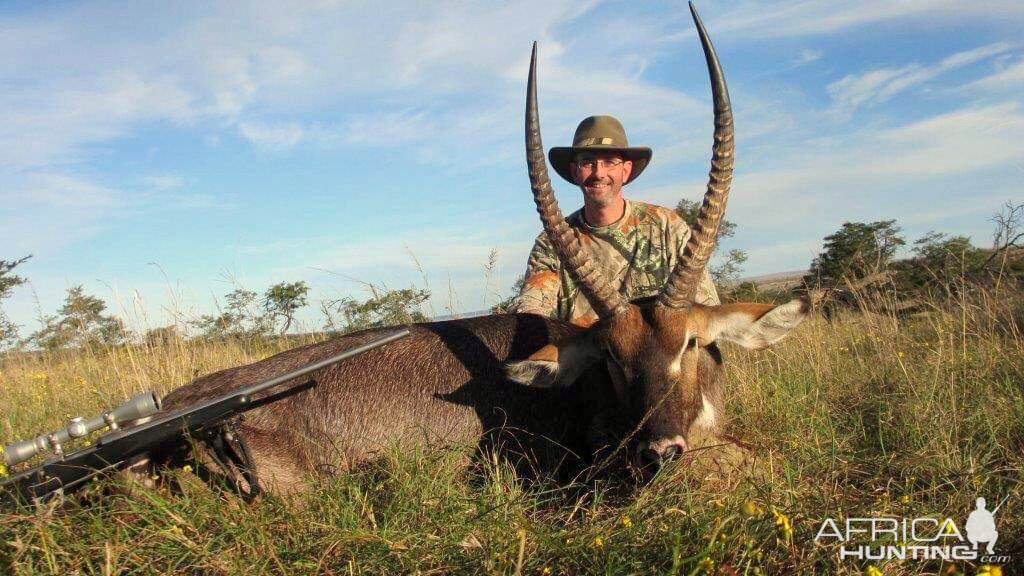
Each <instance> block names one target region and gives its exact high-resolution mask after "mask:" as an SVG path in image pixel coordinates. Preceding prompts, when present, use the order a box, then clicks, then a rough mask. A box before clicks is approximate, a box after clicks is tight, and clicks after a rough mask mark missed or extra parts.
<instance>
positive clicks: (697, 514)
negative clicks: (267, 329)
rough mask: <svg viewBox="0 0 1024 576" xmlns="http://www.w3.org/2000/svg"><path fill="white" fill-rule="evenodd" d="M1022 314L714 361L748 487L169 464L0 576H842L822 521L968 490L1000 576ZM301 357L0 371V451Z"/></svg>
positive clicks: (64, 527) (875, 328) (115, 357)
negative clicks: (108, 411)
mask: <svg viewBox="0 0 1024 576" xmlns="http://www.w3.org/2000/svg"><path fill="white" fill-rule="evenodd" d="M1022 310H1024V298H1022V297H1021V295H1020V294H1019V293H1006V292H1004V293H1002V294H992V293H990V292H986V291H983V290H973V291H971V292H970V295H969V296H964V297H962V298H961V299H960V300H951V301H943V302H938V301H936V302H932V303H930V304H929V305H928V306H926V311H925V312H924V313H919V314H917V315H916V316H912V317H908V318H896V317H894V316H892V315H886V314H881V315H879V314H871V313H867V314H865V313H848V314H842V315H840V316H839V317H838V318H835V319H834V320H833V321H832V322H827V321H825V320H824V319H821V318H815V319H813V320H811V321H809V322H808V323H807V324H806V325H804V326H802V327H801V328H800V329H798V330H797V331H796V332H795V333H794V334H793V335H792V336H791V337H790V338H789V339H787V340H786V341H784V342H783V343H782V344H780V345H779V346H777V347H775V348H773V349H771V350H766V351H761V352H745V351H742V350H738V349H733V348H729V349H727V350H726V351H725V353H726V357H727V365H728V372H729V380H730V385H729V404H728V406H729V409H728V415H727V416H728V429H729V431H730V432H732V433H735V434H736V435H738V436H740V437H742V438H743V439H745V440H746V441H747V442H749V443H751V444H754V445H755V446H756V447H757V459H758V464H759V465H758V466H757V468H756V472H754V473H752V474H750V475H745V476H742V477H727V478H722V477H714V476H709V477H705V476H701V475H699V474H697V473H696V472H694V470H691V469H686V468H684V467H669V469H667V470H665V471H664V472H663V473H662V474H661V475H659V477H658V478H656V479H655V481H654V482H653V483H652V484H650V485H648V486H645V487H642V488H635V487H632V486H627V485H624V484H623V483H622V482H621V481H619V480H617V479H614V478H607V479H602V480H598V481H596V482H594V483H591V484H587V485H572V486H556V485H540V486H531V487H529V488H526V487H524V486H523V485H522V484H521V483H520V482H518V481H517V480H516V478H515V476H514V473H513V472H512V471H511V470H509V469H508V468H507V467H505V466H504V465H503V464H501V463H499V462H492V463H490V464H486V463H485V464H483V465H481V466H480V467H479V468H475V469H473V470H470V471H466V470H464V469H462V468H460V467H459V466H458V461H459V459H460V458H459V454H457V453H442V454H418V455H408V454H407V455H402V456H400V457H399V456H394V457H392V458H390V459H388V460H387V461H385V462H382V463H381V465H380V466H377V467H374V468H373V469H368V470H363V471H360V472H358V473H353V474H347V475H344V476H341V477H338V478H335V479H332V480H330V481H328V482H325V483H324V484H323V486H321V487H320V489H318V490H317V491H315V492H314V493H313V494H311V495H309V496H308V497H306V498H304V499H303V501H301V502H281V501H279V500H275V499H273V498H263V499H260V500H259V501H257V502H255V503H253V504H249V505H246V504H243V503H241V502H240V501H238V500H237V499H235V498H234V497H232V496H227V495H224V494H222V493H220V492H215V491H211V490H209V489H208V488H207V487H205V486H203V485H200V484H198V483H197V482H196V481H195V479H194V476H192V475H191V474H188V473H183V472H181V471H168V472H167V475H168V476H170V477H172V478H179V479H180V480H181V488H180V490H169V489H168V488H167V487H166V486H165V487H163V488H159V489H156V490H152V491H144V492H143V493H142V496H141V497H138V498H129V497H125V496H122V495H119V494H117V493H115V494H113V495H108V496H106V497H104V498H103V499H102V500H96V501H90V502H89V503H87V504H75V505H72V506H71V507H70V508H68V509H65V510H61V511H59V512H56V513H51V514H49V515H45V516H37V515H36V514H35V513H34V512H32V511H31V510H21V511H19V512H18V513H15V514H10V515H7V516H2V517H0V571H4V570H7V571H9V572H11V573H13V574H57V573H59V574H73V573H87V574H93V573H95V574H114V573H118V574H131V573H147V574H148V573H193V574H242V573H244V574H254V573H256V574H262V573H268V574H316V573H331V574H349V573H370V574H378V573H382V574H404V573H423V574H426V573H466V574H475V573H481V572H484V573H502V574H511V573H523V574H548V573H554V574H581V573H608V574H627V573H636V574H651V573H656V574H662V573H664V574H678V573H689V574H696V573H715V574H812V573H821V574H832V573H839V574H858V573H861V572H862V571H864V570H866V569H869V565H868V563H865V562H859V561H853V560H847V561H844V562H839V560H838V559H837V549H836V548H835V546H832V545H825V546H819V545H815V544H814V543H813V538H814V536H815V534H816V532H817V530H818V528H819V526H820V525H821V521H822V519H824V518H826V517H832V518H836V519H842V518H845V517H848V516H880V515H891V516H893V517H898V518H901V517H917V516H932V517H935V518H945V517H947V516H950V517H953V518H954V519H956V520H957V522H958V524H960V525H961V526H962V522H963V519H964V518H965V517H966V515H967V513H968V512H969V511H970V510H971V508H972V507H973V502H974V498H975V497H977V496H979V495H983V496H987V497H988V498H989V501H990V502H991V501H998V500H999V499H1001V498H1002V496H1003V495H1005V494H1011V496H1010V499H1009V500H1008V501H1007V503H1006V504H1005V505H1004V507H1003V509H1002V510H1001V511H1000V513H999V515H998V516H997V519H996V521H997V524H998V527H999V530H1000V540H999V544H998V545H997V551H998V552H999V553H1000V554H1010V555H1013V560H1012V561H1011V563H1010V564H1007V565H1006V566H1004V572H1003V573H1005V574H1010V573H1014V571H1015V570H1020V568H1021V567H1022V566H1024V547H1022V544H1021V543H1022V542H1024V520H1022V519H1021V518H1022V515H1021V511H1022V509H1024V506H1022V505H1024V490H1022V488H1024V482H1022V481H1021V472H1022V467H1024V466H1022V465H1024V450H1022V448H1024V393H1022V387H1021V383H1022V382H1024V339H1022V336H1021V330H1020V328H1021V320H1022V317H1024V314H1022V313H1021V311H1022ZM296 344H297V343H296V342H294V341H292V342H289V343H288V344H287V345H284V344H269V345H263V346H252V345H240V344H237V343H206V344H203V343H189V342H184V343H182V342H176V343H172V344H169V345H166V346H160V347H152V348H150V347H142V348H132V349H120V350H109V351H89V352H80V353H74V354H58V355H36V356H19V357H8V358H5V359H4V360H3V361H2V363H0V371H2V378H3V380H2V385H0V413H2V415H3V416H2V418H0V422H3V429H2V430H0V441H2V442H8V441H11V440H13V439H15V438H19V437H27V436H30V435H33V434H36V433H39V432H40V431H44V430H49V429H52V428H55V427H57V426H59V425H61V423H62V422H63V421H65V420H66V418H67V417H69V416H72V415H78V414H92V413H96V412H98V411H100V410H101V409H102V408H105V407H107V406H109V405H111V404H113V403H116V402H119V401H120V400H121V399H123V398H125V397H127V396H129V395H131V394H133V393H135V392H139V391H143V390H147V389H151V388H152V389H156V390H157V391H158V392H161V393H162V392H166V391H167V389H168V388H169V387H171V386H174V385H177V384H179V383H183V382H187V381H188V380H190V379H192V378H193V377H194V376H195V375H197V374H203V373H208V372H210V371H213V370H216V369H219V368H223V367H227V366H233V365H237V364H241V363H245V362H250V361H253V360H256V359H258V358H260V357H264V356H266V355H269V354H270V353H272V352H275V351H276V350H277V349H279V348H282V347H286V346H294V345H296ZM166 484H167V485H171V484H173V483H172V482H168V483H166ZM297 504H298V505H297ZM871 566H874V567H875V568H877V569H880V570H881V571H882V573H884V574H886V575H890V574H939V573H941V574H953V573H956V571H964V572H966V573H975V572H977V571H978V568H977V567H975V566H969V565H966V564H964V563H962V562H961V563H943V562H940V561H918V560H907V561H902V562H899V561H891V562H876V563H874V564H871ZM947 571H948V572H947Z"/></svg>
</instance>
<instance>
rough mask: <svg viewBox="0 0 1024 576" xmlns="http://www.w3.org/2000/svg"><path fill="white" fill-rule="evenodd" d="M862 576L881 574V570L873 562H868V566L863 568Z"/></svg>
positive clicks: (879, 575) (878, 575)
mask: <svg viewBox="0 0 1024 576" xmlns="http://www.w3.org/2000/svg"><path fill="white" fill-rule="evenodd" d="M864 576H882V571H881V570H879V569H878V567H877V566H875V565H874V564H869V565H868V567H867V568H865V569H864Z"/></svg>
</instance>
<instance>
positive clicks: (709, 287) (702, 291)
mask: <svg viewBox="0 0 1024 576" xmlns="http://www.w3.org/2000/svg"><path fill="white" fill-rule="evenodd" d="M677 226H678V229H677V230H676V239H677V242H678V244H677V246H676V254H677V255H678V257H679V258H682V257H683V251H684V250H685V249H686V241H687V240H689V239H690V227H689V226H687V225H686V222H685V221H683V219H682V218H680V219H679V220H678V222H677ZM694 299H695V300H696V302H697V303H698V304H704V305H705V306H718V305H719V304H721V303H722V301H721V300H719V298H718V290H716V289H715V283H714V282H712V281H711V273H710V272H709V270H708V268H707V267H705V268H704V273H703V274H702V275H701V278H700V285H699V286H697V294H696V296H695V298H694Z"/></svg>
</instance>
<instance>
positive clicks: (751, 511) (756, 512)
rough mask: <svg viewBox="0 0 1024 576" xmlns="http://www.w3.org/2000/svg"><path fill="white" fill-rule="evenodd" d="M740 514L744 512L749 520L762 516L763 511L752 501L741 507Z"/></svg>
mask: <svg viewBox="0 0 1024 576" xmlns="http://www.w3.org/2000/svg"><path fill="white" fill-rule="evenodd" d="M740 512H742V513H743V515H744V516H746V517H747V518H753V517H755V516H760V515H761V509H760V508H758V507H757V504H754V502H753V501H752V500H746V501H744V502H743V505H742V506H740Z"/></svg>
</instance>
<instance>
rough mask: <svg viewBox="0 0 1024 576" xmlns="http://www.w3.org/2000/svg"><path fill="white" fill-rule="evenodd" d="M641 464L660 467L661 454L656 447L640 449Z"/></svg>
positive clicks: (642, 465)
mask: <svg viewBox="0 0 1024 576" xmlns="http://www.w3.org/2000/svg"><path fill="white" fill-rule="evenodd" d="M640 466H641V467H643V468H647V467H648V466H650V467H652V468H655V469H656V468H658V467H659V466H661V454H658V452H657V450H655V449H654V448H644V449H643V450H641V451H640Z"/></svg>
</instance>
